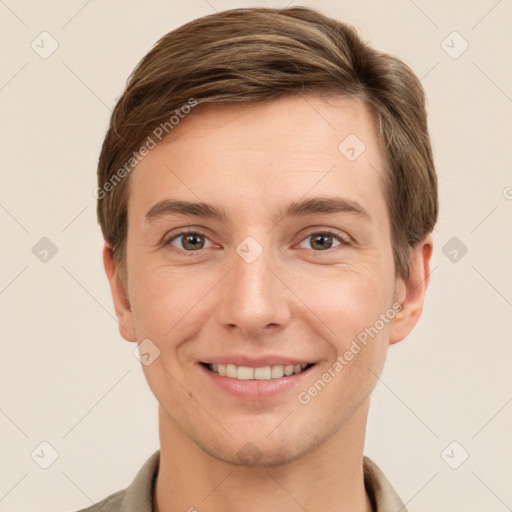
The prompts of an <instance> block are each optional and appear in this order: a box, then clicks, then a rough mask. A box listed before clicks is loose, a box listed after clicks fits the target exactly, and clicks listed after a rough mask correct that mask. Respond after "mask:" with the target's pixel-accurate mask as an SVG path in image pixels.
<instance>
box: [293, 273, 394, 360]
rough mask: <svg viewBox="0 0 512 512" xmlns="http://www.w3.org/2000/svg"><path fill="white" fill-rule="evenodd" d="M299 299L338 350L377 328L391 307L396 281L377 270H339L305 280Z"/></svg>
mask: <svg viewBox="0 0 512 512" xmlns="http://www.w3.org/2000/svg"><path fill="white" fill-rule="evenodd" d="M301 287H302V290H301V292H300V295H299V296H302V297H305V298H306V299H305V301H304V302H305V305H306V307H308V308H310V309H311V310H312V311H313V312H314V313H315V316H314V317H312V318H315V317H316V318H317V320H316V322H317V323H318V324H319V325H322V324H323V327H324V332H325V336H326V338H327V339H331V340H333V342H332V344H333V345H335V346H336V348H337V349H338V350H342V349H343V350H344V349H345V346H346V344H347V343H348V344H350V341H351V340H352V339H353V338H354V337H355V336H357V335H358V334H359V333H360V332H361V331H363V330H364V329H365V328H367V327H369V326H371V325H373V324H374V323H375V321H376V320H377V319H378V318H379V316H380V315H381V314H382V313H384V312H385V311H386V310H387V308H389V307H390V306H391V302H390V301H391V298H392V296H393V288H392V287H393V281H392V280H391V279H383V276H382V275H381V272H380V270H379V269H377V268H376V267H373V268H370V267H366V268H360V269H358V270H357V271H355V270H354V269H343V270H335V269H333V268H331V269H329V271H328V272H325V273H324V274H323V275H319V274H318V273H317V274H316V275H313V274H309V276H308V278H306V279H304V278H303V279H302V284H301Z"/></svg>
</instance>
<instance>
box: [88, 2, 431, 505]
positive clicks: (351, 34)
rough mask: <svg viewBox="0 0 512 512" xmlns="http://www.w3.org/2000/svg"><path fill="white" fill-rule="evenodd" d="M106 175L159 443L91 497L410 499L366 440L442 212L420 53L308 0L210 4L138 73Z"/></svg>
mask: <svg viewBox="0 0 512 512" xmlns="http://www.w3.org/2000/svg"><path fill="white" fill-rule="evenodd" d="M96 195H97V197H98V218H99V222H100V224H101V228H102V231H103V235H104V238H105V247H104V253H103V258H104V265H105V270H106V273H107V276H108V279H109V282H110V286H111V291H112V296H113V300H114V305H115V311H116V315H117V318H118V320H119V329H120V333H121V335H122V336H123V338H124V339H126V340H127V341H130V342H136V343H137V344H138V345H139V354H140V358H141V362H142V363H143V365H142V368H143V370H144V373H145V376H146V379H147V381H148V384H149V386H150V388H151V390H152V392H153V393H154V395H155V397H156V398H157V400H158V402H159V433H160V443H161V447H160V450H158V451H157V452H155V453H154V454H153V455H152V456H151V457H150V458H149V459H148V461H147V462H146V464H145V465H144V467H143V468H142V469H141V470H140V471H139V473H138V475H137V476H136V478H135V479H134V480H133V482H132V483H131V485H130V486H129V487H128V488H127V489H126V490H122V491H119V492H117V493H115V494H113V495H111V496H109V497H108V498H106V499H105V500H103V501H102V502H101V503H99V504H97V505H95V506H93V507H90V508H89V509H87V510H91V511H92V510H95V511H100V510H101V511H114V510H116V511H118V510H119V511H130V512H131V511H139V512H149V511H151V510H155V511H158V512H175V511H186V510H188V511H194V510H197V511H199V512H214V511H221V510H222V511H229V510H231V511H239V510H243V511H244V512H250V511H256V510H258V511H260V510H276V511H277V510H279V511H286V512H288V511H290V512H291V511H298V510H307V511H309V512H314V511H320V510H322V511H325V510H329V511H331V510H332V511H350V512H363V511H364V512H369V511H378V512H383V511H386V512H389V511H398V510H402V511H404V510H405V507H404V505H403V503H402V501H401V500H400V498H399V497H398V496H397V494H396V493H395V491H394V489H393V487H392V486H391V485H390V483H389V482H388V481H387V479H386V477H385V476H384V474H383V473H382V472H381V471H380V469H379V468H378V466H377V465H376V464H375V463H374V462H373V461H372V460H370V459H369V458H368V457H365V456H364V455H363V449H364V439H365V428H366V420H367V415H368V407H369V403H370V396H371V392H372V390H373V389H374V387H375V385H376V382H377V380H378V376H379V375H380V373H381V371H382V368H383V364H384V361H385V358H386V354H387V349H388V347H389V345H390V344H394V343H397V342H399V341H401V340H403V339H404V338H405V337H406V336H407V335H408V334H409V333H410V332H411V330H412V329H413V327H414V326H415V324H416V323H417V321H418V319H419V317H420V315H421V311H422V307H423V301H424V297H425V292H426V289H427V286H428V282H429V262H430V257H431V253H432V237H431V232H432V230H433V227H434V225H435V222H436V219H437V210H438V201H437V182H436V175H435V170H434V165H433V159H432V150H431V146H430V141H429V136H428V130H427V120H426V112H425V104H424V93H423V90H422V88H421V85H420V83H419V81H418V79H417V78H416V77H415V76H414V74H413V73H412V72H411V70H410V69H409V68H408V67H407V66H406V65H405V64H403V63H402V62H401V61H399V60H398V59H396V58H393V57H391V56H388V55H385V54H383V53H380V52H378V51H376V50H374V49H372V48H370V47H369V46H368V45H367V44H365V43H364V42H362V41H361V40H360V39H359V37H358V36H357V35H356V33H355V31H354V30H353V29H352V28H350V27H348V26H346V25H345V24H343V23H340V22H339V21H337V20H334V19H330V18H327V17H325V16H323V15H322V14H320V13H318V12H316V11H313V10H310V9H306V8H299V7H295V8H288V9H283V10H279V9H263V8H258V9H237V10H229V11H224V12H220V13H217V14H213V15H211V16H206V17H204V18H201V19H197V20H194V21H192V22H190V23H188V24H186V25H184V26H182V27H180V28H178V29H176V30H174V31H172V32H170V33H169V34H167V35H165V36H164V37H163V38H162V39H161V40H160V41H159V42H158V43H157V44H156V45H155V46H154V47H153V48H152V50H151V51H150V52H149V53H148V54H147V55H146V56H145V57H144V59H143V60H142V61H141V63H140V64H139V65H138V66H137V68H136V69H135V71H134V73H133V74H132V76H131V77H130V80H129V82H128V85H127V87H126V90H125V92H124V94H123V95H122V97H121V98H120V100H119V102H118V103H117V105H116V107H115V109H114V112H113V114H112V119H111V123H110V127H109V130H108V133H107V135H106V138H105V141H104V144H103V148H102V152H101V156H100V160H99V168H98V189H97V191H96Z"/></svg>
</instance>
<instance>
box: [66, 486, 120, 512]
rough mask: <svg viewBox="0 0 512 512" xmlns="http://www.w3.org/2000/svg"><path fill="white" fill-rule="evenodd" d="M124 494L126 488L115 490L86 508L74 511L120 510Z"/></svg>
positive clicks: (98, 511) (103, 511) (113, 511)
mask: <svg viewBox="0 0 512 512" xmlns="http://www.w3.org/2000/svg"><path fill="white" fill-rule="evenodd" d="M125 494H126V490H125V489H123V490H122V491H117V492H115V493H114V494H111V495H110V496H107V497H106V498H105V499H103V500H101V501H99V502H98V503H95V504H94V505H91V506H90V507H87V508H82V509H80V510H77V511H75V512H121V511H122V506H123V500H124V497H125Z"/></svg>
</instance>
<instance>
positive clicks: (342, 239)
mask: <svg viewBox="0 0 512 512" xmlns="http://www.w3.org/2000/svg"><path fill="white" fill-rule="evenodd" d="M189 234H193V235H201V236H203V237H204V238H207V239H209V238H208V235H207V234H206V233H204V232H203V231H201V230H199V229H190V230H184V231H180V232H179V233H176V234H174V235H173V236H172V237H171V238H169V239H167V240H163V241H162V243H161V246H162V247H164V248H168V247H169V246H171V242H173V241H174V240H176V239H178V238H180V236H183V235H189ZM325 234H329V235H332V236H333V237H334V238H335V239H336V240H338V242H340V246H343V245H345V246H348V245H350V241H349V239H348V236H347V237H346V238H345V237H342V236H340V235H339V233H338V232H337V231H335V230H333V229H330V228H324V229H322V230H319V231H311V232H310V233H309V234H308V235H306V236H305V237H304V238H302V240H301V242H303V241H304V240H306V239H307V238H309V237H311V236H313V235H325ZM340 246H337V247H340ZM171 247H172V249H175V250H177V251H178V252H181V253H185V254H187V255H190V256H193V255H194V253H197V252H200V251H201V249H198V250H196V251H186V250H184V249H179V248H178V247H174V246H171ZM337 247H331V248H329V249H325V250H323V251H315V250H314V249H311V250H312V251H313V252H316V253H323V252H329V251H333V250H335V249H336V248H337Z"/></svg>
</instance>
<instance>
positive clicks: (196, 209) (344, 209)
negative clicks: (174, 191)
mask: <svg viewBox="0 0 512 512" xmlns="http://www.w3.org/2000/svg"><path fill="white" fill-rule="evenodd" d="M318 213H323V214H329V213H352V214H356V215H358V216H360V217H361V218H365V219H370V214H369V213H368V211H367V210H365V209H364V208H363V207H362V206H361V204H359V203H358V202H357V201H353V200H350V199H346V198H343V197H329V196H327V197H313V198H310V199H304V200H301V201H294V202H292V203H290V204H288V205H286V206H285V207H284V208H281V209H280V210H279V211H278V212H277V213H276V214H275V216H274V219H273V220H274V221H275V222H278V221H279V220H281V219H282V218H283V217H305V216H307V215H314V214H318ZM168 215H184V216H187V217H198V218H203V219H214V220H218V221H220V222H222V223H227V222H228V214H227V212H226V210H224V208H222V207H221V206H217V205H214V204H210V203H205V202H198V203H194V202H190V201H179V200H174V199H163V200H162V201H159V202H158V203H156V204H155V205H154V206H153V207H152V208H151V209H150V210H149V211H148V212H147V213H146V215H145V217H146V220H148V221H149V220H151V219H155V218H159V217H164V216H168Z"/></svg>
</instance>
